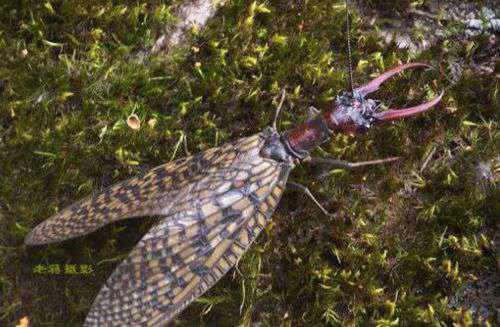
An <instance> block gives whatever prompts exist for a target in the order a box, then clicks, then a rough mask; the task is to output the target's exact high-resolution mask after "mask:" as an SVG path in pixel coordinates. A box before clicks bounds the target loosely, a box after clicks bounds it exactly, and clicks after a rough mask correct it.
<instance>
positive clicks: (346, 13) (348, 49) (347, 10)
mask: <svg viewBox="0 0 500 327" xmlns="http://www.w3.org/2000/svg"><path fill="white" fill-rule="evenodd" d="M345 18H346V32H347V56H348V60H349V62H348V65H349V87H350V89H351V94H352V93H353V92H354V86H353V84H354V83H353V77H352V53H351V31H350V24H349V23H350V22H349V19H350V15H349V1H348V0H345Z"/></svg>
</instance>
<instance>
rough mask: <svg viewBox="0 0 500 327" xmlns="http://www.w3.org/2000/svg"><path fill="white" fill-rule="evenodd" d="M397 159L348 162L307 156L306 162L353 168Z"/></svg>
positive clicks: (396, 158) (397, 158)
mask: <svg viewBox="0 0 500 327" xmlns="http://www.w3.org/2000/svg"><path fill="white" fill-rule="evenodd" d="M396 160H399V157H390V158H385V159H378V160H370V161H358V162H349V161H344V160H338V159H329V158H327V159H325V158H309V159H308V162H310V163H317V164H326V165H331V166H336V167H341V168H346V169H353V168H358V167H363V166H370V165H377V164H382V163H387V162H393V161H396Z"/></svg>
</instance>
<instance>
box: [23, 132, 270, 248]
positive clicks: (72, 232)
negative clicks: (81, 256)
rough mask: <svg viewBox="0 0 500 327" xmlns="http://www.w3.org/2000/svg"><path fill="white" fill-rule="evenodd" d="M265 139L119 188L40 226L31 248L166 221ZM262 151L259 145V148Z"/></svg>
mask: <svg viewBox="0 0 500 327" xmlns="http://www.w3.org/2000/svg"><path fill="white" fill-rule="evenodd" d="M261 141H262V138H261V134H256V135H254V136H251V137H247V138H243V139H240V140H237V141H234V142H230V143H227V144H224V145H222V146H221V147H218V148H212V149H209V150H206V151H204V152H200V153H198V154H195V155H193V156H191V157H187V158H182V159H179V160H176V161H173V162H170V163H167V164H164V165H161V166H158V167H156V168H153V169H152V170H150V171H149V172H148V173H146V174H144V175H141V176H136V177H133V178H131V179H128V180H126V181H123V182H120V183H117V184H115V185H112V186H111V187H109V188H107V189H106V190H104V191H102V192H101V193H99V194H94V195H91V196H88V197H86V198H84V199H83V200H81V201H78V202H76V203H74V204H72V205H70V206H68V207H66V208H64V209H63V210H61V211H60V212H58V213H57V214H56V215H54V216H52V217H50V218H49V219H47V220H45V221H44V222H42V223H41V224H39V225H38V226H36V227H35V228H34V229H33V230H32V231H31V232H30V233H29V234H28V235H27V236H26V238H25V243H26V244H31V245H33V244H48V243H54V242H60V241H63V240H66V239H70V238H74V237H77V236H82V235H86V234H89V233H91V232H93V231H95V230H97V229H98V228H100V227H102V226H104V225H106V224H108V223H111V222H113V221H117V220H121V219H126V218H131V217H139V216H145V215H164V214H165V211H166V210H167V209H168V208H169V207H174V206H175V200H177V199H182V197H180V196H179V193H181V192H182V191H186V190H188V189H189V186H190V185H193V183H196V182H198V181H200V180H201V179H203V178H205V177H206V176H207V175H210V174H217V173H218V172H220V171H231V170H230V169H229V170H226V169H225V167H226V166H231V164H232V162H233V161H234V160H235V159H236V156H237V154H238V151H239V149H240V148H241V146H242V145H245V144H252V142H253V143H259V142H261ZM254 145H257V144H254Z"/></svg>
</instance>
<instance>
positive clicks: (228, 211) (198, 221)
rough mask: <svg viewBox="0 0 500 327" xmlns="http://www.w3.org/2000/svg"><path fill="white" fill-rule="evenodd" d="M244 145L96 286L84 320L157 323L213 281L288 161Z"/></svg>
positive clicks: (273, 196)
mask: <svg viewBox="0 0 500 327" xmlns="http://www.w3.org/2000/svg"><path fill="white" fill-rule="evenodd" d="M259 149H260V146H256V145H251V146H250V150H248V151H245V152H242V153H243V155H242V156H238V158H236V160H235V161H234V162H233V164H232V165H231V166H230V167H227V169H225V168H224V169H220V170H217V171H215V172H214V173H212V174H211V175H209V176H207V177H205V178H202V179H200V180H199V181H198V182H197V183H194V184H191V185H190V186H189V187H187V188H185V189H182V190H180V194H179V197H180V198H182V199H183V200H182V201H179V202H178V203H177V204H176V205H175V207H172V208H170V209H169V214H168V216H167V217H166V218H164V219H163V220H162V221H161V222H160V223H159V224H158V225H156V226H155V227H153V228H152V229H151V230H150V231H149V232H148V233H147V234H146V235H145V236H144V237H143V238H142V239H141V241H140V242H139V243H138V244H137V245H136V247H135V248H134V249H133V250H132V251H131V253H130V256H129V257H128V258H127V259H125V260H124V261H123V262H122V263H121V264H120V265H119V266H118V267H117V269H116V270H115V271H114V272H113V274H112V275H111V276H110V277H109V279H108V280H107V282H106V284H105V286H103V287H102V289H101V290H100V292H99V294H98V296H97V298H96V299H95V301H94V304H93V306H92V308H91V310H90V312H89V314H88V316H87V319H86V322H85V326H102V325H106V326H124V325H126V326H158V325H164V324H166V323H167V322H168V321H170V320H171V319H173V318H174V317H175V316H176V315H177V314H178V313H179V312H181V311H182V310H183V309H184V308H185V307H186V306H187V305H188V304H189V303H191V302H192V301H193V300H194V299H196V298H197V297H199V296H200V295H202V294H203V293H204V292H205V291H206V290H208V289H209V288H210V287H211V286H212V285H214V284H215V283H216V282H217V281H218V280H219V279H220V278H221V277H222V276H223V275H224V274H225V273H226V272H227V271H228V270H229V269H230V268H231V267H233V266H234V265H235V263H236V262H237V260H238V259H239V258H240V257H241V256H242V255H243V253H244V252H245V250H246V249H247V248H248V247H249V246H250V244H251V243H252V242H253V241H254V240H255V238H256V237H257V235H258V234H259V232H260V231H261V230H262V229H263V228H264V226H265V225H266V223H267V221H268V220H269V218H270V216H271V215H272V213H273V211H274V209H275V208H276V205H277V203H278V201H279V199H280V197H281V194H282V192H283V190H284V187H285V184H286V180H287V178H288V173H289V171H290V169H291V166H289V165H286V164H281V163H278V162H276V161H274V160H270V159H264V158H262V157H260V156H259V152H258V151H259Z"/></svg>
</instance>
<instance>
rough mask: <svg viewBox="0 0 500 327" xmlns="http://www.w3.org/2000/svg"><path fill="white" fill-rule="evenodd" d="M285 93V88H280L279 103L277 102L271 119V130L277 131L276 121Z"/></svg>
mask: <svg viewBox="0 0 500 327" xmlns="http://www.w3.org/2000/svg"><path fill="white" fill-rule="evenodd" d="M285 95H286V91H285V89H282V90H281V99H280V103H279V104H278V107H277V108H276V112H275V113H274V119H273V130H275V131H277V130H278V128H277V123H278V117H279V115H280V112H281V107H282V106H283V102H284V101H285Z"/></svg>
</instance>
